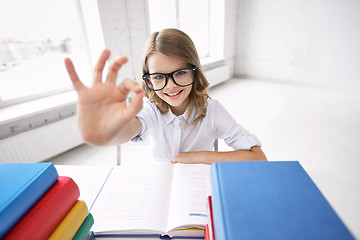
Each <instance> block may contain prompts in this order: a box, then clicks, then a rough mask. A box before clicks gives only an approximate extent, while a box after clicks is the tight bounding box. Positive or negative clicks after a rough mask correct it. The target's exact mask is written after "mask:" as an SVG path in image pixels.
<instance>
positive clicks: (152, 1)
mask: <svg viewBox="0 0 360 240" xmlns="http://www.w3.org/2000/svg"><path fill="white" fill-rule="evenodd" d="M148 2H149V17H150V31H151V32H155V31H160V30H162V29H164V28H170V27H173V28H178V29H181V30H183V31H184V32H186V33H187V34H188V35H189V36H190V37H191V39H192V40H193V41H194V44H195V46H196V49H197V51H198V53H199V56H200V58H203V57H208V56H209V12H210V5H209V0H196V1H192V0H172V1H169V0H149V1H148Z"/></svg>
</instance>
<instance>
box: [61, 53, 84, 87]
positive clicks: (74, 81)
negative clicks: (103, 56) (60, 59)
mask: <svg viewBox="0 0 360 240" xmlns="http://www.w3.org/2000/svg"><path fill="white" fill-rule="evenodd" d="M64 62H65V67H66V70H67V72H68V74H69V77H70V79H71V82H72V84H73V86H74V88H75V90H76V91H77V92H78V91H80V90H81V89H83V88H85V85H84V84H83V83H82V82H81V81H80V79H79V77H78V75H77V73H76V71H75V67H74V64H73V63H72V61H71V59H70V58H65V60H64Z"/></svg>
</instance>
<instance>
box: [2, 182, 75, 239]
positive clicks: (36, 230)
mask: <svg viewBox="0 0 360 240" xmlns="http://www.w3.org/2000/svg"><path fill="white" fill-rule="evenodd" d="M79 196H80V192H79V188H78V186H77V185H76V183H75V182H74V181H73V180H72V179H71V178H69V177H62V176H60V177H59V178H58V181H57V182H56V183H55V184H54V186H52V187H51V188H50V190H49V191H48V192H47V193H46V194H45V195H44V196H43V197H42V198H41V199H40V200H39V201H38V202H37V203H36V205H35V206H34V207H33V208H32V209H31V210H30V211H29V212H28V213H27V214H26V215H25V216H24V217H23V218H22V219H21V220H20V221H19V222H18V223H17V224H16V225H15V227H14V228H13V229H11V231H10V232H9V233H8V234H7V235H6V236H5V238H4V240H5V239H13V240H14V239H26V238H28V237H29V236H31V237H32V238H34V239H47V238H48V237H49V236H50V235H51V233H52V232H53V231H54V230H55V228H56V227H57V226H58V225H59V223H60V222H61V221H62V219H63V218H64V217H65V216H66V214H67V213H68V212H69V211H70V209H71V208H72V207H73V206H74V204H75V203H76V201H77V199H78V198H79Z"/></svg>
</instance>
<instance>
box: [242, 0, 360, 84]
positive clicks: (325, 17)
mask: <svg viewBox="0 0 360 240" xmlns="http://www.w3.org/2000/svg"><path fill="white" fill-rule="evenodd" d="M237 23H238V24H237V48H236V64H235V65H236V70H235V74H236V75H237V76H240V75H245V76H251V77H260V78H271V79H279V80H286V81H295V82H305V83H311V84H315V85H326V86H331V87H341V88H354V87H355V88H359V87H360V1H358V0H342V1H340V0H311V1H310V0H304V1H298V0H240V1H239V4H238V20H237Z"/></svg>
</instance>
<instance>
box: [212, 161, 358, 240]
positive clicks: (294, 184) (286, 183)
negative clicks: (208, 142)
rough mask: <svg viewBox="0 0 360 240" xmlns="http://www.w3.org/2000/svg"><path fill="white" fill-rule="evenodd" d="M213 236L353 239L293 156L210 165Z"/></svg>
mask: <svg viewBox="0 0 360 240" xmlns="http://www.w3.org/2000/svg"><path fill="white" fill-rule="evenodd" d="M211 184H212V206H213V223H214V231H215V239H216V240H225V239H276V240H278V239H292V240H294V239H327V240H328V239H354V237H353V236H352V234H351V233H350V232H349V230H348V229H347V228H346V226H345V225H344V224H343V222H342V221H341V220H340V218H339V217H338V215H337V214H336V213H335V211H334V210H333V208H332V207H331V206H330V204H329V203H328V202H327V200H326V199H325V197H324V196H323V195H322V193H321V192H320V191H319V189H318V188H317V187H316V185H315V184H314V182H313V181H312V180H311V178H310V177H309V176H308V174H307V173H306V172H305V170H304V169H303V168H302V167H301V165H300V164H299V162H297V161H288V162H266V161H260V162H218V163H214V164H213V165H212V166H211Z"/></svg>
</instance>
